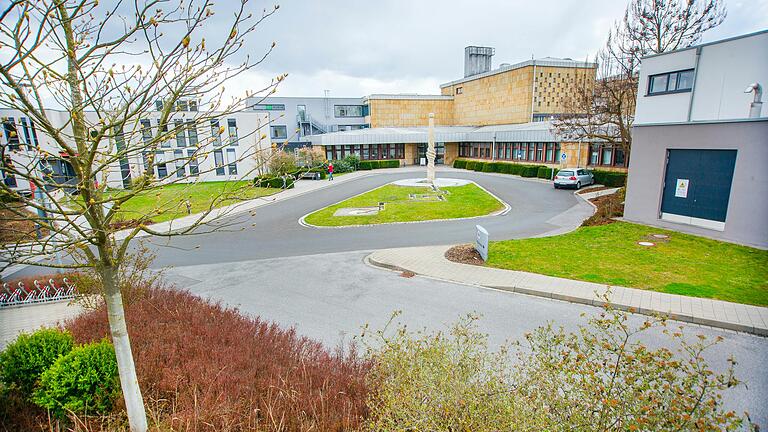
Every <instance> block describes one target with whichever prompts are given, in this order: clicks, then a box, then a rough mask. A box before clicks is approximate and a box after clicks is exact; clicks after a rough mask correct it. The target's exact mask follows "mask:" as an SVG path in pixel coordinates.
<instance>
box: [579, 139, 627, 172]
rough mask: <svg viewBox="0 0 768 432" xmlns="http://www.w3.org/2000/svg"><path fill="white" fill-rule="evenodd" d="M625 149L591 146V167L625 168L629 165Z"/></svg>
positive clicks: (607, 145) (598, 145)
mask: <svg viewBox="0 0 768 432" xmlns="http://www.w3.org/2000/svg"><path fill="white" fill-rule="evenodd" d="M627 156H628V155H627V154H626V153H625V152H624V149H622V148H620V147H617V146H613V145H612V144H590V146H589V166H608V167H619V168H625V167H627V165H628V163H629V158H628V157H627Z"/></svg>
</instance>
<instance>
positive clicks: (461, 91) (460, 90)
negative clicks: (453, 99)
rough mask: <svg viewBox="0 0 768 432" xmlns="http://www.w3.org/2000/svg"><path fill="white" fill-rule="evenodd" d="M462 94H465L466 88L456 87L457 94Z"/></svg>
mask: <svg viewBox="0 0 768 432" xmlns="http://www.w3.org/2000/svg"><path fill="white" fill-rule="evenodd" d="M462 93H464V87H456V94H457V95H460V94H462Z"/></svg>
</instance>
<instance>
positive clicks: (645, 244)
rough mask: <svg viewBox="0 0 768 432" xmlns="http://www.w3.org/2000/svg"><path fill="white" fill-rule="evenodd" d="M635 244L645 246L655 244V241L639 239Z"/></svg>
mask: <svg viewBox="0 0 768 432" xmlns="http://www.w3.org/2000/svg"><path fill="white" fill-rule="evenodd" d="M637 244H639V245H640V246H645V247H648V246H656V243H652V242H647V241H639V242H637Z"/></svg>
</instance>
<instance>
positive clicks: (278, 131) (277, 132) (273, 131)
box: [269, 126, 288, 139]
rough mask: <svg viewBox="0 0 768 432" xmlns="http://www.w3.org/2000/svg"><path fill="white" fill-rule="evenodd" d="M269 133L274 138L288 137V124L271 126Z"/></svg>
mask: <svg viewBox="0 0 768 432" xmlns="http://www.w3.org/2000/svg"><path fill="white" fill-rule="evenodd" d="M269 135H270V136H271V137H272V139H286V138H288V126H270V127H269Z"/></svg>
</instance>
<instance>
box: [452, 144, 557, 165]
mask: <svg viewBox="0 0 768 432" xmlns="http://www.w3.org/2000/svg"><path fill="white" fill-rule="evenodd" d="M493 151H494V150H493V144H492V143H489V142H482V143H459V157H468V158H476V159H498V160H517V161H531V162H548V163H555V162H557V161H558V160H559V157H560V143H553V142H549V143H544V142H539V143H534V142H530V143H517V142H516V143H496V150H495V151H496V154H495V155H493V157H492V154H493V153H492V152H493Z"/></svg>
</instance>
